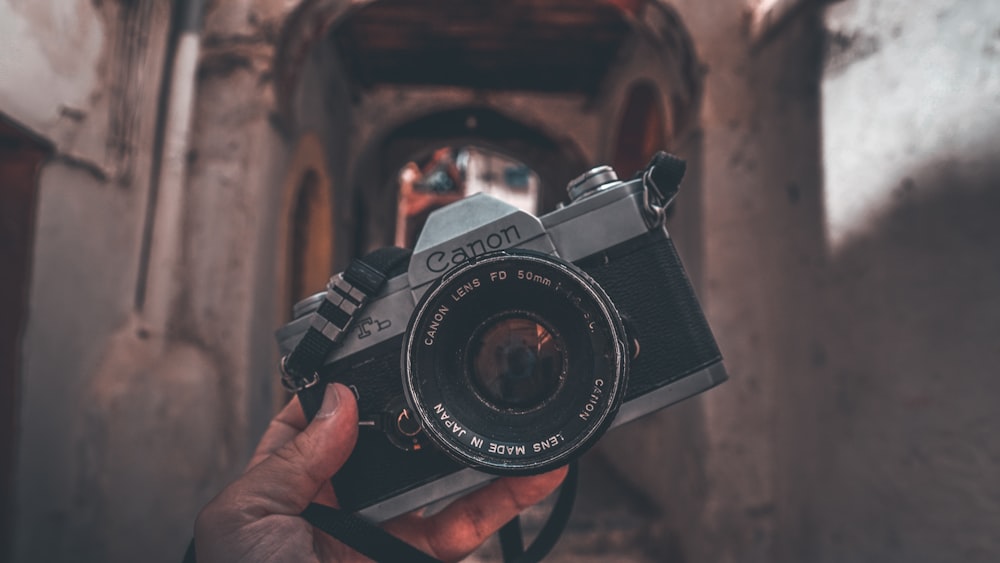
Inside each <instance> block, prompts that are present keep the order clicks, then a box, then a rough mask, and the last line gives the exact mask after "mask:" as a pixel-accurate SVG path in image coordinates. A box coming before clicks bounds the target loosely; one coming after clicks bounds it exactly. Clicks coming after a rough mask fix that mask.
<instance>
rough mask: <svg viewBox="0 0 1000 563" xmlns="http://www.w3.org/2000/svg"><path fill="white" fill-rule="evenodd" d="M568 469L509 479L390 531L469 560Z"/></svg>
mask: <svg viewBox="0 0 1000 563" xmlns="http://www.w3.org/2000/svg"><path fill="white" fill-rule="evenodd" d="M566 471H567V468H565V467H562V468H560V469H556V470H555V471H550V472H549V473H543V474H542V475H535V476H532V477H506V478H503V479H497V480H496V481H494V482H493V483H490V484H489V485H487V486H485V487H483V488H482V489H479V490H478V491H474V492H472V493H471V494H469V495H467V496H465V497H463V498H461V499H459V500H457V501H455V502H453V503H452V504H450V505H449V506H448V507H446V508H445V509H444V510H442V511H441V512H439V513H437V514H435V515H434V516H431V517H429V518H425V519H418V518H406V517H404V518H401V519H398V520H394V521H392V522H388V523H387V524H386V526H385V527H386V529H387V530H388V531H390V532H392V533H393V534H395V535H397V536H399V537H400V538H402V539H403V540H405V541H408V542H410V543H411V544H413V545H415V546H417V547H419V548H421V549H423V550H424V551H427V552H429V553H431V554H433V555H434V556H435V557H438V558H440V559H443V560H445V561H451V560H457V559H461V558H462V557H465V556H466V555H468V554H469V553H471V552H472V551H473V550H474V549H476V548H477V547H479V544H481V543H483V542H484V541H486V539H487V538H488V537H490V536H491V535H493V534H494V533H495V532H496V531H497V530H499V529H500V528H501V527H503V525H504V524H506V523H507V522H509V521H510V520H511V519H513V518H514V517H515V516H517V515H518V514H519V513H520V512H521V511H523V510H524V509H525V508H528V507H529V506H531V505H533V504H536V503H538V502H539V501H541V500H542V499H544V498H545V497H546V496H548V495H549V494H551V493H552V491H554V490H555V489H556V487H558V486H559V484H560V483H562V481H563V479H564V478H565V477H566Z"/></svg>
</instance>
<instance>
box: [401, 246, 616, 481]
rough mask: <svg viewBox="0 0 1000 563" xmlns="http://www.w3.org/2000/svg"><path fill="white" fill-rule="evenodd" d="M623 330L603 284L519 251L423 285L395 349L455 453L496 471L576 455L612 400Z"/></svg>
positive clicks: (430, 423) (429, 419) (536, 467)
mask: <svg viewBox="0 0 1000 563" xmlns="http://www.w3.org/2000/svg"><path fill="white" fill-rule="evenodd" d="M625 342H627V339H626V337H625V331H624V328H623V327H622V322H621V319H620V316H619V314H618V311H617V310H616V309H615V307H614V304H613V303H612V302H611V300H610V299H609V298H608V296H607V294H605V292H604V291H603V290H602V289H601V287H600V286H599V285H598V284H597V283H596V282H595V281H593V280H592V279H591V278H590V277H589V276H587V275H586V274H585V273H584V272H582V271H580V270H579V269H578V268H576V267H575V266H573V265H572V264H569V263H567V262H564V261H562V260H560V259H558V258H555V257H552V256H547V255H543V254H537V253H532V252H521V251H509V250H508V251H502V252H496V253H490V254H485V255H482V256H479V257H477V258H476V259H474V260H471V261H469V262H466V263H464V264H462V265H460V266H458V267H457V268H455V269H454V270H452V271H451V272H449V273H448V274H446V275H445V276H444V277H442V278H441V279H440V280H439V281H438V282H437V283H436V284H435V285H434V286H433V287H432V288H431V289H430V290H428V291H427V293H425V295H424V297H423V298H422V299H421V301H420V303H419V304H418V305H417V307H416V309H415V311H414V313H413V316H412V317H411V319H410V324H409V327H408V328H407V334H406V337H405V338H404V349H403V354H402V364H403V365H402V374H403V388H404V394H405V396H406V400H407V402H408V403H409V405H410V407H411V408H412V409H413V412H415V413H416V414H417V417H418V418H419V420H420V423H421V425H422V426H423V429H424V431H425V432H426V433H427V435H428V436H429V437H430V438H431V440H432V441H433V442H434V443H435V444H436V445H437V446H438V447H439V448H440V449H441V450H443V451H444V452H445V453H447V454H448V455H449V456H451V457H453V458H454V459H456V460H457V461H459V462H460V463H463V464H465V465H468V466H471V467H475V468H477V469H480V470H483V471H487V472H490V473H495V474H502V475H518V474H532V473H540V472H543V471H547V470H550V469H553V468H555V467H558V466H560V465H563V464H565V463H567V462H569V461H570V460H571V459H573V458H575V457H576V456H578V455H580V454H582V453H583V452H584V451H586V449H587V448H588V447H589V446H590V445H592V444H593V443H594V442H595V441H596V440H597V438H599V437H600V436H601V434H603V432H604V431H605V430H606V429H607V427H608V425H609V424H610V423H611V420H612V419H613V418H614V414H615V412H617V409H618V406H619V405H620V404H621V400H622V396H623V395H624V391H625V384H626V377H627V372H628V354H627V353H626V350H627V347H626V345H625Z"/></svg>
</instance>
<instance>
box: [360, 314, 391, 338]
mask: <svg viewBox="0 0 1000 563" xmlns="http://www.w3.org/2000/svg"><path fill="white" fill-rule="evenodd" d="M356 326H357V327H358V340H361V339H362V338H368V337H369V336H371V335H372V334H374V333H376V332H382V331H383V330H385V329H387V328H389V327H390V326H392V321H390V320H388V319H386V320H384V321H380V320H378V319H373V318H371V317H365V318H363V319H361V320H360V321H358V322H357V325H356Z"/></svg>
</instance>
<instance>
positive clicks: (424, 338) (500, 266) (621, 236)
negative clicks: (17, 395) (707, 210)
mask: <svg viewBox="0 0 1000 563" xmlns="http://www.w3.org/2000/svg"><path fill="white" fill-rule="evenodd" d="M683 174H684V162H683V161H682V160H680V159H677V158H676V157H673V156H671V155H668V154H666V153H658V154H657V156H656V157H655V158H654V159H653V161H652V162H651V163H650V165H649V166H648V167H647V168H646V169H645V170H644V171H640V173H638V174H637V176H636V177H635V178H633V179H631V180H628V181H620V180H619V179H618V178H617V176H616V174H615V172H614V171H613V170H612V169H611V168H609V167H607V166H601V167H597V168H594V169H592V170H590V171H588V172H587V173H585V174H583V175H582V176H580V177H579V178H577V179H576V180H574V181H573V182H571V183H570V185H569V187H568V192H569V198H570V202H569V203H568V204H566V205H563V206H561V207H560V208H558V209H556V210H555V211H552V212H550V213H548V214H545V215H542V216H540V217H535V216H533V215H531V214H529V213H526V212H524V211H521V210H519V209H517V208H515V207H513V206H511V205H508V204H506V203H504V202H502V201H500V200H497V199H494V198H492V197H489V196H486V195H483V194H476V195H473V196H471V197H468V198H466V199H463V200H460V201H457V202H455V203H452V204H450V205H448V206H446V207H443V208H441V209H438V210H436V211H434V212H433V213H432V214H431V215H430V217H429V218H428V220H427V223H426V225H425V226H424V229H423V231H422V232H421V234H420V236H419V238H418V240H417V243H416V246H415V248H414V249H413V253H412V255H411V256H410V259H409V261H408V264H407V263H405V262H404V264H403V268H400V271H398V272H390V277H389V279H388V281H387V282H386V283H385V286H384V287H383V288H382V290H381V291H380V292H379V293H378V294H377V295H375V296H374V297H373V298H372V299H371V301H370V302H369V303H368V305H367V307H366V308H364V309H362V310H360V311H359V312H358V313H357V315H356V317H355V318H354V320H353V322H352V323H351V324H350V325H349V327H348V328H347V329H346V335H345V337H344V339H343V341H342V342H341V345H340V346H339V347H338V348H337V349H336V350H334V351H333V352H332V353H330V354H329V355H328V356H327V357H326V359H325V362H324V363H323V367H322V368H321V369H320V370H319V372H318V377H319V380H320V381H323V382H327V381H337V382H340V383H343V384H344V385H347V386H348V387H350V388H351V389H352V390H353V391H354V393H355V395H356V397H357V400H358V408H359V413H360V424H361V428H360V430H359V437H358V442H357V445H356V447H355V450H354V452H353V453H352V454H351V457H350V459H349V460H348V461H347V463H346V464H345V465H344V467H343V468H342V469H341V470H340V471H339V472H338V473H337V474H336V475H335V476H334V477H333V485H334V488H335V490H336V491H337V495H338V500H339V501H340V504H341V507H342V508H343V509H346V510H349V511H356V512H358V513H360V514H361V515H362V516H365V517H367V518H369V519H372V520H376V521H380V520H385V519H387V518H391V517H393V516H396V515H398V514H402V513H405V512H408V511H411V510H414V509H417V508H420V507H422V506H425V505H427V504H429V503H431V502H434V501H437V500H439V499H443V498H446V497H449V496H452V495H456V494H459V493H462V492H464V491H466V490H469V489H472V488H475V487H477V486H480V485H482V484H483V483H485V482H487V481H489V480H491V479H493V478H495V477H496V476H498V475H527V474H535V473H541V472H544V471H547V470H550V469H554V468H556V467H558V466H560V465H564V464H566V463H568V462H569V461H571V460H573V459H575V458H577V457H579V456H580V455H581V454H582V453H583V452H584V451H586V450H587V449H588V448H589V447H590V446H592V445H593V444H594V443H595V442H596V441H597V440H598V438H600V436H601V435H602V434H604V432H605V431H607V430H608V429H609V428H612V427H614V426H618V425H621V424H624V423H626V422H629V421H631V420H634V419H636V418H638V417H640V416H643V415H645V414H648V413H650V412H653V411H655V410H657V409H660V408H662V407H665V406H667V405H670V404H672V403H675V402H677V401H680V400H682V399H685V398H687V397H690V396H692V395H695V394H697V393H700V392H702V391H704V390H706V389H709V388H711V387H713V386H715V385H717V384H719V383H721V382H723V381H725V380H726V378H727V375H726V371H725V368H724V367H723V364H722V356H721V354H720V352H719V349H718V347H717V345H716V343H715V339H714V337H713V336H712V332H711V330H710V328H709V326H708V323H707V322H706V320H705V317H704V314H703V313H702V310H701V308H700V306H699V305H698V301H697V299H696V297H695V294H694V291H693V289H692V287H691V284H690V282H689V280H688V277H687V275H686V273H685V271H684V267H683V266H682V265H681V262H680V259H679V257H678V255H677V252H676V250H675V248H674V245H673V243H672V241H671V239H670V236H669V234H668V233H667V231H666V229H665V228H664V226H663V220H664V210H665V209H666V207H667V205H669V203H670V201H671V200H672V199H673V196H674V195H675V194H676V192H677V186H678V184H679V182H680V179H681V177H682V176H683ZM326 295H327V294H325V293H318V294H316V295H314V296H312V297H309V298H307V299H305V300H303V301H301V302H300V303H298V304H296V305H295V307H294V310H293V316H294V320H293V321H292V322H290V323H288V324H287V325H285V326H284V327H282V328H281V329H280V330H279V331H278V333H277V339H278V342H279V347H280V348H281V352H282V354H288V353H289V352H290V351H291V350H292V349H293V348H295V346H296V345H297V344H298V343H299V341H300V340H302V338H303V335H304V334H305V333H306V331H307V330H308V329H309V327H310V322H311V321H310V317H311V316H312V313H313V312H314V311H316V310H317V309H318V308H319V307H320V304H321V303H322V302H323V301H324V299H327V297H326ZM322 387H323V386H322V385H318V386H316V389H317V390H319V389H321V388H322ZM310 410H311V409H310V408H308V407H307V408H306V411H307V415H308V416H309V417H310V418H311V417H312V415H313V414H314V413H313V412H309V411H310Z"/></svg>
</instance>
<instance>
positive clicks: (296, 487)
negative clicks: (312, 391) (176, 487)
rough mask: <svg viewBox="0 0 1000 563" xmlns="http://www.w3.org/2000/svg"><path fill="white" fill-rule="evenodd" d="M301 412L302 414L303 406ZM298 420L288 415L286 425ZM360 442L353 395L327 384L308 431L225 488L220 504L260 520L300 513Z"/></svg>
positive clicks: (295, 437)
mask: <svg viewBox="0 0 1000 563" xmlns="http://www.w3.org/2000/svg"><path fill="white" fill-rule="evenodd" d="M289 409H292V410H293V411H294V407H291V406H289V407H287V408H286V409H285V410H284V411H282V413H283V414H284V413H285V412H286V411H288V410H289ZM298 410H299V411H300V412H301V408H299V409H298ZM280 416H281V415H279V417H280ZM295 416H296V415H295V414H294V412H292V413H289V418H288V419H286V420H285V422H284V423H282V424H286V423H287V425H288V426H289V427H292V428H294V426H295V423H296V422H297V420H298V419H296V418H295ZM269 432H270V430H269ZM275 432H276V433H277V434H278V435H282V436H283V435H285V433H286V432H287V429H285V428H283V427H279V428H278V429H276V430H275ZM357 438H358V408H357V403H355V399H354V394H353V393H351V391H350V390H349V389H347V388H346V387H344V386H343V385H340V384H336V383H334V384H331V385H328V386H327V388H326V391H325V393H324V396H323V404H322V406H321V407H320V409H319V412H317V413H316V417H315V418H314V419H313V421H312V422H311V423H309V425H308V426H306V428H305V430H303V431H302V432H300V433H298V434H297V435H295V436H294V437H293V438H291V439H290V440H289V441H287V442H286V443H285V444H284V445H282V446H280V447H277V448H276V449H275V450H274V452H273V453H272V454H271V455H270V456H269V457H267V458H266V459H263V460H262V461H260V462H259V463H258V464H257V465H255V466H253V467H252V468H251V469H250V470H249V471H247V473H246V474H245V475H244V476H243V477H241V478H240V479H238V480H236V481H235V482H234V483H233V484H232V485H230V486H229V487H228V488H226V490H225V491H223V492H222V494H221V495H220V497H221V502H232V503H234V504H235V505H236V506H238V507H239V508H240V509H241V510H242V511H243V512H244V513H247V515H250V516H253V517H256V518H260V517H263V516H266V515H269V514H288V515H297V514H299V513H300V512H302V510H303V509H305V507H306V505H308V504H309V503H310V502H311V501H312V500H313V499H314V498H315V497H316V494H317V493H318V492H319V491H320V489H321V487H323V485H325V484H327V482H328V480H329V479H330V477H331V476H332V475H333V474H334V473H336V471H337V470H338V469H340V467H341V466H342V465H343V464H344V462H345V461H347V458H348V456H350V454H351V450H352V449H353V448H354V443H355V442H356V441H357ZM276 439H277V438H276ZM217 500H219V499H217ZM215 502H216V501H213V503H215Z"/></svg>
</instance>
